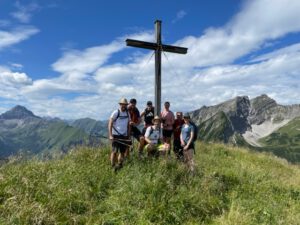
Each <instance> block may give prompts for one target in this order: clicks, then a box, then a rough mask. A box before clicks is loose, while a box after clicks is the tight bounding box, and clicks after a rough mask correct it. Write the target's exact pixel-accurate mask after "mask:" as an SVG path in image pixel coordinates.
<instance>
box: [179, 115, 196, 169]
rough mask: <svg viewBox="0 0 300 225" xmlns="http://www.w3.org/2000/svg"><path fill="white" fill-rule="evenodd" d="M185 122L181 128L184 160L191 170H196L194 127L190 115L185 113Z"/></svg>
mask: <svg viewBox="0 0 300 225" xmlns="http://www.w3.org/2000/svg"><path fill="white" fill-rule="evenodd" d="M183 120H184V124H183V125H182V128H181V134H180V142H181V147H182V148H183V155H184V162H185V163H186V164H187V167H188V168H189V170H190V171H191V172H194V170H195V163H194V159H193V155H194V149H195V147H194V141H193V140H194V134H195V131H194V127H193V125H191V124H190V115H189V114H187V113H185V114H184V116H183Z"/></svg>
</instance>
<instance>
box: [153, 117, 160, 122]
mask: <svg viewBox="0 0 300 225" xmlns="http://www.w3.org/2000/svg"><path fill="white" fill-rule="evenodd" d="M155 120H158V121H159V122H160V117H159V116H155V117H154V118H153V120H152V123H154V121H155Z"/></svg>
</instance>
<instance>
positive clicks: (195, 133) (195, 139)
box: [190, 121, 199, 142]
mask: <svg viewBox="0 0 300 225" xmlns="http://www.w3.org/2000/svg"><path fill="white" fill-rule="evenodd" d="M190 124H191V125H192V126H193V127H194V138H193V142H195V141H197V137H198V131H199V129H198V127H197V125H196V124H195V123H194V122H193V121H190Z"/></svg>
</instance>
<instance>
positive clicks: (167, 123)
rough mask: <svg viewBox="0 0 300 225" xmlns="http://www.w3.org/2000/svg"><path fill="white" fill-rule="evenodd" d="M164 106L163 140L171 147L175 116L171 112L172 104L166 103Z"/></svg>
mask: <svg viewBox="0 0 300 225" xmlns="http://www.w3.org/2000/svg"><path fill="white" fill-rule="evenodd" d="M164 106H165V109H164V110H163V111H162V112H161V114H160V116H161V121H162V128H163V139H164V142H165V143H168V144H169V145H171V137H172V133H173V124H174V121H175V116H174V113H173V112H172V111H171V110H170V102H165V104H164Z"/></svg>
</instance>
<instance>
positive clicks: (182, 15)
mask: <svg viewBox="0 0 300 225" xmlns="http://www.w3.org/2000/svg"><path fill="white" fill-rule="evenodd" d="M186 14H187V13H186V11H185V10H180V11H178V12H177V14H176V18H175V19H173V20H172V23H176V22H178V21H179V20H181V19H183V17H185V16H186Z"/></svg>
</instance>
